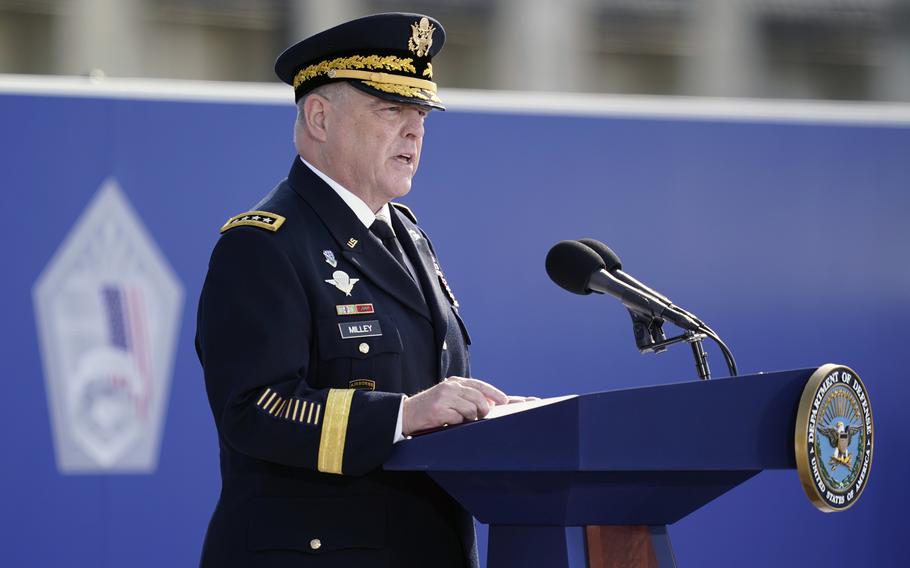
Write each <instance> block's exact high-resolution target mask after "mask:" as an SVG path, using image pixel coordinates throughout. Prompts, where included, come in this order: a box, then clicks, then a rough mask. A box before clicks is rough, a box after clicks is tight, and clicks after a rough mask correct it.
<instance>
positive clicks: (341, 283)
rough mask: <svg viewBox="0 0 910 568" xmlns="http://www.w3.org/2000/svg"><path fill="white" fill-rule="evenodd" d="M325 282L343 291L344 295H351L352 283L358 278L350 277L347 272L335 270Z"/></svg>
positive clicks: (358, 279) (358, 280) (357, 280)
mask: <svg viewBox="0 0 910 568" xmlns="http://www.w3.org/2000/svg"><path fill="white" fill-rule="evenodd" d="M325 282H326V284H331V285H333V286H335V287H336V288H338V289H339V290H341V291H342V292H344V295H345V296H350V295H351V290H353V289H354V284H357V283H358V282H360V278H351V277H350V276H348V273H347V272H345V271H343V270H336V271H335V272H333V273H332V277H331V278H330V279H328V280H326V281H325Z"/></svg>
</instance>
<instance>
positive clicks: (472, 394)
mask: <svg viewBox="0 0 910 568" xmlns="http://www.w3.org/2000/svg"><path fill="white" fill-rule="evenodd" d="M455 394H457V395H458V396H460V397H461V398H463V399H465V400H467V401H468V402H470V403H471V404H472V405H474V414H475V416H476V417H477V418H483V417H484V416H486V415H487V414H489V413H490V407H491V406H492V405H491V404H490V401H489V400H487V397H486V396H484V394H483V393H482V392H480V391H479V390H477V389H475V388H472V387H469V386H466V385H461V386H459V388H458V390H457V391H455Z"/></svg>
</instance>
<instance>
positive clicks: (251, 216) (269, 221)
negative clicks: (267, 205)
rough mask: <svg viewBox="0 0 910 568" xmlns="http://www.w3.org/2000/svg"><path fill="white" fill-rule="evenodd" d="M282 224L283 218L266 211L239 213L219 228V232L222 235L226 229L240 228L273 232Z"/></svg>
mask: <svg viewBox="0 0 910 568" xmlns="http://www.w3.org/2000/svg"><path fill="white" fill-rule="evenodd" d="M283 224H284V217H282V216H281V215H278V214H276V213H269V212H268V211H247V212H246V213H241V214H240V215H235V216H233V217H231V218H230V219H228V220H227V222H226V223H225V224H224V225H223V226H222V227H221V232H222V233H223V232H225V231H227V230H228V229H233V228H234V227H242V226H250V227H259V228H260V229H267V230H269V231H272V232H274V231H277V230H278V229H279V228H281V225H283Z"/></svg>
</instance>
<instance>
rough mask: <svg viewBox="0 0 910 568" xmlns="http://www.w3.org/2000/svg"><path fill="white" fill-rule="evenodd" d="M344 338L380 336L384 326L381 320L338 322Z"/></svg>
mask: <svg viewBox="0 0 910 568" xmlns="http://www.w3.org/2000/svg"><path fill="white" fill-rule="evenodd" d="M338 329H339V330H340V331H341V338H342V339H357V338H359V337H379V336H380V335H382V328H381V327H379V320H368V321H352V322H346V323H340V324H338Z"/></svg>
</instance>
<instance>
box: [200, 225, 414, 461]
mask: <svg viewBox="0 0 910 568" xmlns="http://www.w3.org/2000/svg"><path fill="white" fill-rule="evenodd" d="M277 237H278V236H277V235H275V234H272V233H267V232H264V231H261V230H259V229H255V228H247V227H241V228H237V229H232V230H230V231H229V232H227V233H225V234H224V235H223V236H222V238H221V239H220V240H219V242H218V244H217V245H216V247H215V251H214V252H213V253H212V259H211V261H210V263H209V271H208V274H207V276H206V279H205V284H204V286H203V290H202V295H201V297H200V300H199V312H198V322H197V336H196V348H197V352H198V354H199V359H200V361H201V362H202V366H203V369H204V372H205V382H206V390H207V392H208V396H209V403H210V404H211V407H212V412H213V414H214V417H215V422H216V425H217V427H218V431H219V433H220V435H221V436H222V438H223V439H224V440H225V442H226V443H227V444H228V445H230V446H231V447H232V448H233V449H234V450H236V451H238V452H240V453H243V454H245V455H248V456H251V457H254V458H258V459H262V460H268V461H272V462H276V463H280V464H285V465H290V466H296V467H303V468H308V469H313V470H318V471H322V472H325V473H335V474H351V475H359V474H363V473H366V472H368V471H370V470H372V469H375V468H377V467H379V466H380V465H382V463H383V462H384V461H385V460H386V458H388V456H389V454H390V452H391V450H392V445H393V443H392V442H393V438H394V432H395V423H396V421H397V418H398V412H399V408H400V404H401V399H402V395H400V394H396V393H385V392H370V391H363V390H352V389H313V388H311V387H310V385H309V384H308V383H307V382H306V377H307V371H308V369H309V366H310V365H311V363H312V362H311V360H310V356H311V353H312V351H313V350H312V343H313V341H314V338H313V337H312V332H311V329H312V322H311V318H312V313H311V308H310V306H309V304H308V302H307V296H306V293H305V290H304V287H303V284H302V282H301V275H299V274H298V273H297V271H296V270H295V269H294V267H293V265H292V264H291V262H290V259H289V258H288V257H287V255H286V253H285V252H284V251H282V250H281V249H280V247H279V246H278V243H277ZM304 277H305V276H304Z"/></svg>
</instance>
